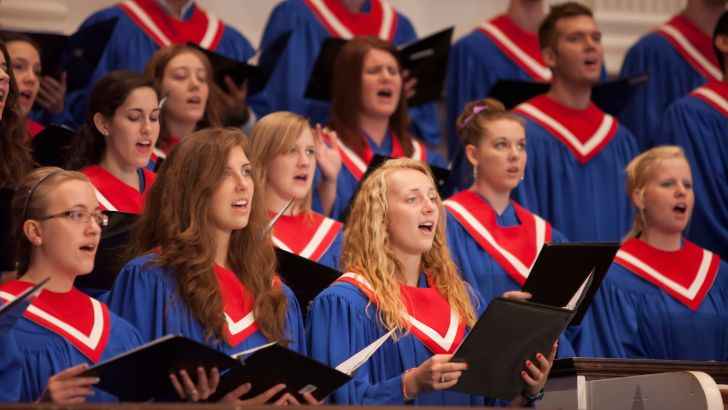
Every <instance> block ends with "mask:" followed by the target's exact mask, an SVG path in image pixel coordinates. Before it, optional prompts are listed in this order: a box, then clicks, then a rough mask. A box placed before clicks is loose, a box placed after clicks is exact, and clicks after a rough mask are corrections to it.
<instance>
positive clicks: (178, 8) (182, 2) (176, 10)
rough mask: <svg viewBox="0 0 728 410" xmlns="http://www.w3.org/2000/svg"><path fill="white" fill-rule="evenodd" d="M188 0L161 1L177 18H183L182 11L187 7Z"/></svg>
mask: <svg viewBox="0 0 728 410" xmlns="http://www.w3.org/2000/svg"><path fill="white" fill-rule="evenodd" d="M187 2H188V0H162V1H161V3H162V5H163V6H164V7H166V8H167V11H169V13H170V14H171V15H172V16H173V17H175V18H177V19H181V18H182V12H183V11H184V9H185V6H186V5H187Z"/></svg>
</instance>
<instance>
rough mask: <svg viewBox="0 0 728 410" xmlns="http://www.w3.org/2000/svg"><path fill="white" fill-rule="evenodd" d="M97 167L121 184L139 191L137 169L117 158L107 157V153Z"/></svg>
mask: <svg viewBox="0 0 728 410" xmlns="http://www.w3.org/2000/svg"><path fill="white" fill-rule="evenodd" d="M99 165H100V166H101V168H103V169H105V170H107V171H109V173H110V174H111V175H113V176H115V177H116V178H118V179H119V180H120V181H122V182H123V183H125V184H127V185H129V186H130V187H132V188H134V189H136V190H137V191H139V190H140V186H139V175H137V168H136V167H135V166H134V165H129V164H125V163H123V162H122V161H119V160H118V159H117V158H114V156H113V155H109V154H108V152H107V154H105V155H104V157H103V158H102V159H101V162H99Z"/></svg>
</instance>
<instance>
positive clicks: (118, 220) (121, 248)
mask: <svg viewBox="0 0 728 410" xmlns="http://www.w3.org/2000/svg"><path fill="white" fill-rule="evenodd" d="M104 213H105V214H106V215H107V216H108V217H109V224H108V225H107V226H106V227H104V228H103V229H102V230H101V240H100V241H99V246H98V248H97V249H96V257H95V259H94V270H93V271H91V272H90V273H89V274H87V275H80V276H77V277H76V282H75V284H76V287H77V288H80V289H82V290H84V291H85V292H91V293H93V294H95V293H96V292H97V291H101V292H104V291H108V290H111V288H112V287H113V286H114V281H115V280H116V276H117V275H118V274H119V271H121V268H123V267H124V265H125V264H126V263H127V262H128V260H127V259H126V258H125V256H127V255H126V254H125V253H126V250H127V247H128V245H129V241H130V240H131V230H132V228H133V226H134V223H135V222H136V221H137V219H139V215H136V214H129V213H124V212H113V211H105V212H104Z"/></svg>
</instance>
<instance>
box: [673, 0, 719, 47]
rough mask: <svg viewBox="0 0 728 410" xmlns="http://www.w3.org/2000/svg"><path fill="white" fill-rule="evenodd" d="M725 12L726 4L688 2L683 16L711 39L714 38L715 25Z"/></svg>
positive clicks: (702, 1) (702, 0)
mask: <svg viewBox="0 0 728 410" xmlns="http://www.w3.org/2000/svg"><path fill="white" fill-rule="evenodd" d="M724 11H725V4H720V3H719V2H712V3H711V2H709V1H705V0H692V1H691V0H688V4H687V5H686V6H685V10H683V12H682V15H683V16H684V17H685V18H687V19H688V20H690V22H691V23H693V24H694V25H695V26H696V27H698V28H699V29H700V31H702V32H703V33H704V34H706V35H707V36H709V37H711V38H712V37H713V31H714V30H715V25H716V24H718V19H719V18H720V15H721V14H722V13H723V12H724Z"/></svg>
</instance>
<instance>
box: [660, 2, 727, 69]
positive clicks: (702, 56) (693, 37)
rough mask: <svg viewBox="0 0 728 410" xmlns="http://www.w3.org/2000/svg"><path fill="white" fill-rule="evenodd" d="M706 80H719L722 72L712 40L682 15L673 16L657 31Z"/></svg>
mask: <svg viewBox="0 0 728 410" xmlns="http://www.w3.org/2000/svg"><path fill="white" fill-rule="evenodd" d="M657 32H658V33H659V34H660V35H662V36H663V37H664V38H665V39H666V40H667V41H668V42H670V44H671V45H672V46H673V47H674V48H675V50H676V51H677V52H678V53H679V54H680V55H681V56H682V57H683V58H684V59H685V60H686V61H687V62H688V63H689V64H690V65H691V66H692V67H693V69H694V70H695V71H697V72H698V73H700V75H702V76H703V77H705V79H707V80H708V81H720V80H721V79H722V78H723V72H722V71H721V69H720V64H719V63H718V58H717V57H716V55H715V53H714V51H713V40H712V39H711V37H710V36H708V35H706V34H705V33H703V32H702V31H700V29H698V28H697V27H695V25H694V24H693V23H691V22H690V20H688V19H687V18H685V17H683V16H680V15H678V16H675V17H673V18H672V19H671V20H670V21H668V22H667V23H665V24H664V25H663V26H662V27H660V28H659V29H658V31H657Z"/></svg>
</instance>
